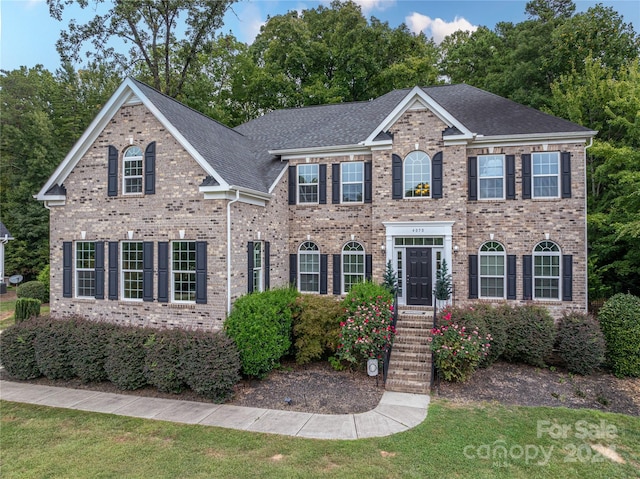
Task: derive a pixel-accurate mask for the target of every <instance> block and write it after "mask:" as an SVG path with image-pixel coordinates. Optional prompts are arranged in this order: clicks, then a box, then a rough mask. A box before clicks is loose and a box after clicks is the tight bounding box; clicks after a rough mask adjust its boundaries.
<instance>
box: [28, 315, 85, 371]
mask: <svg viewBox="0 0 640 479" xmlns="http://www.w3.org/2000/svg"><path fill="white" fill-rule="evenodd" d="M74 329H75V321H64V320H55V319H47V320H44V319H43V320H40V321H39V322H38V328H37V333H36V337H35V339H34V341H33V347H34V349H35V355H36V362H37V364H38V369H39V370H40V372H41V373H42V374H43V375H44V376H46V377H47V378H49V379H70V378H72V377H74V376H75V372H74V370H73V364H72V362H71V355H70V353H69V350H70V345H71V338H72V336H73V331H74Z"/></svg>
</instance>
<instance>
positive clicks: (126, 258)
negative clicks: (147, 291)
mask: <svg viewBox="0 0 640 479" xmlns="http://www.w3.org/2000/svg"><path fill="white" fill-rule="evenodd" d="M121 246H122V252H121V255H122V256H121V258H122V266H121V275H122V282H121V284H122V295H121V297H122V299H124V300H127V301H142V294H143V289H142V282H143V261H142V260H143V252H142V251H143V250H142V241H126V242H123V243H122V245H121Z"/></svg>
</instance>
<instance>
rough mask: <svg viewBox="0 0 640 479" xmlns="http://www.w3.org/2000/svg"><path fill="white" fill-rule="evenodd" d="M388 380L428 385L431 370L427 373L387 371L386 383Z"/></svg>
mask: <svg viewBox="0 0 640 479" xmlns="http://www.w3.org/2000/svg"><path fill="white" fill-rule="evenodd" d="M389 379H400V380H405V381H418V382H425V383H427V384H428V383H429V382H430V380H431V369H429V372H418V371H397V372H396V371H393V370H392V371H389V373H388V374H387V381H389Z"/></svg>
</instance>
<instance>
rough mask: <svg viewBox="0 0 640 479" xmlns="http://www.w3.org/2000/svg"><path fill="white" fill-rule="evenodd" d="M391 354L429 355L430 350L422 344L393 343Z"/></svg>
mask: <svg viewBox="0 0 640 479" xmlns="http://www.w3.org/2000/svg"><path fill="white" fill-rule="evenodd" d="M393 353H414V354H431V350H430V349H429V347H428V346H425V345H423V344H410V343H394V344H393V349H392V353H391V354H393Z"/></svg>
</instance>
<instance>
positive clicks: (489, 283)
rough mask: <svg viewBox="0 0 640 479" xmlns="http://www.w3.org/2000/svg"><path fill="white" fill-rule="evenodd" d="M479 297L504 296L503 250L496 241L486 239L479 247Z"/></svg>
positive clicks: (504, 271)
mask: <svg viewBox="0 0 640 479" xmlns="http://www.w3.org/2000/svg"><path fill="white" fill-rule="evenodd" d="M479 253H480V254H479V257H480V297H481V298H504V291H505V287H504V285H505V275H506V268H505V251H504V247H503V246H502V245H501V244H500V243H498V242H497V241H488V242H486V243H485V244H483V245H482V246H481V247H480V252H479Z"/></svg>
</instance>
